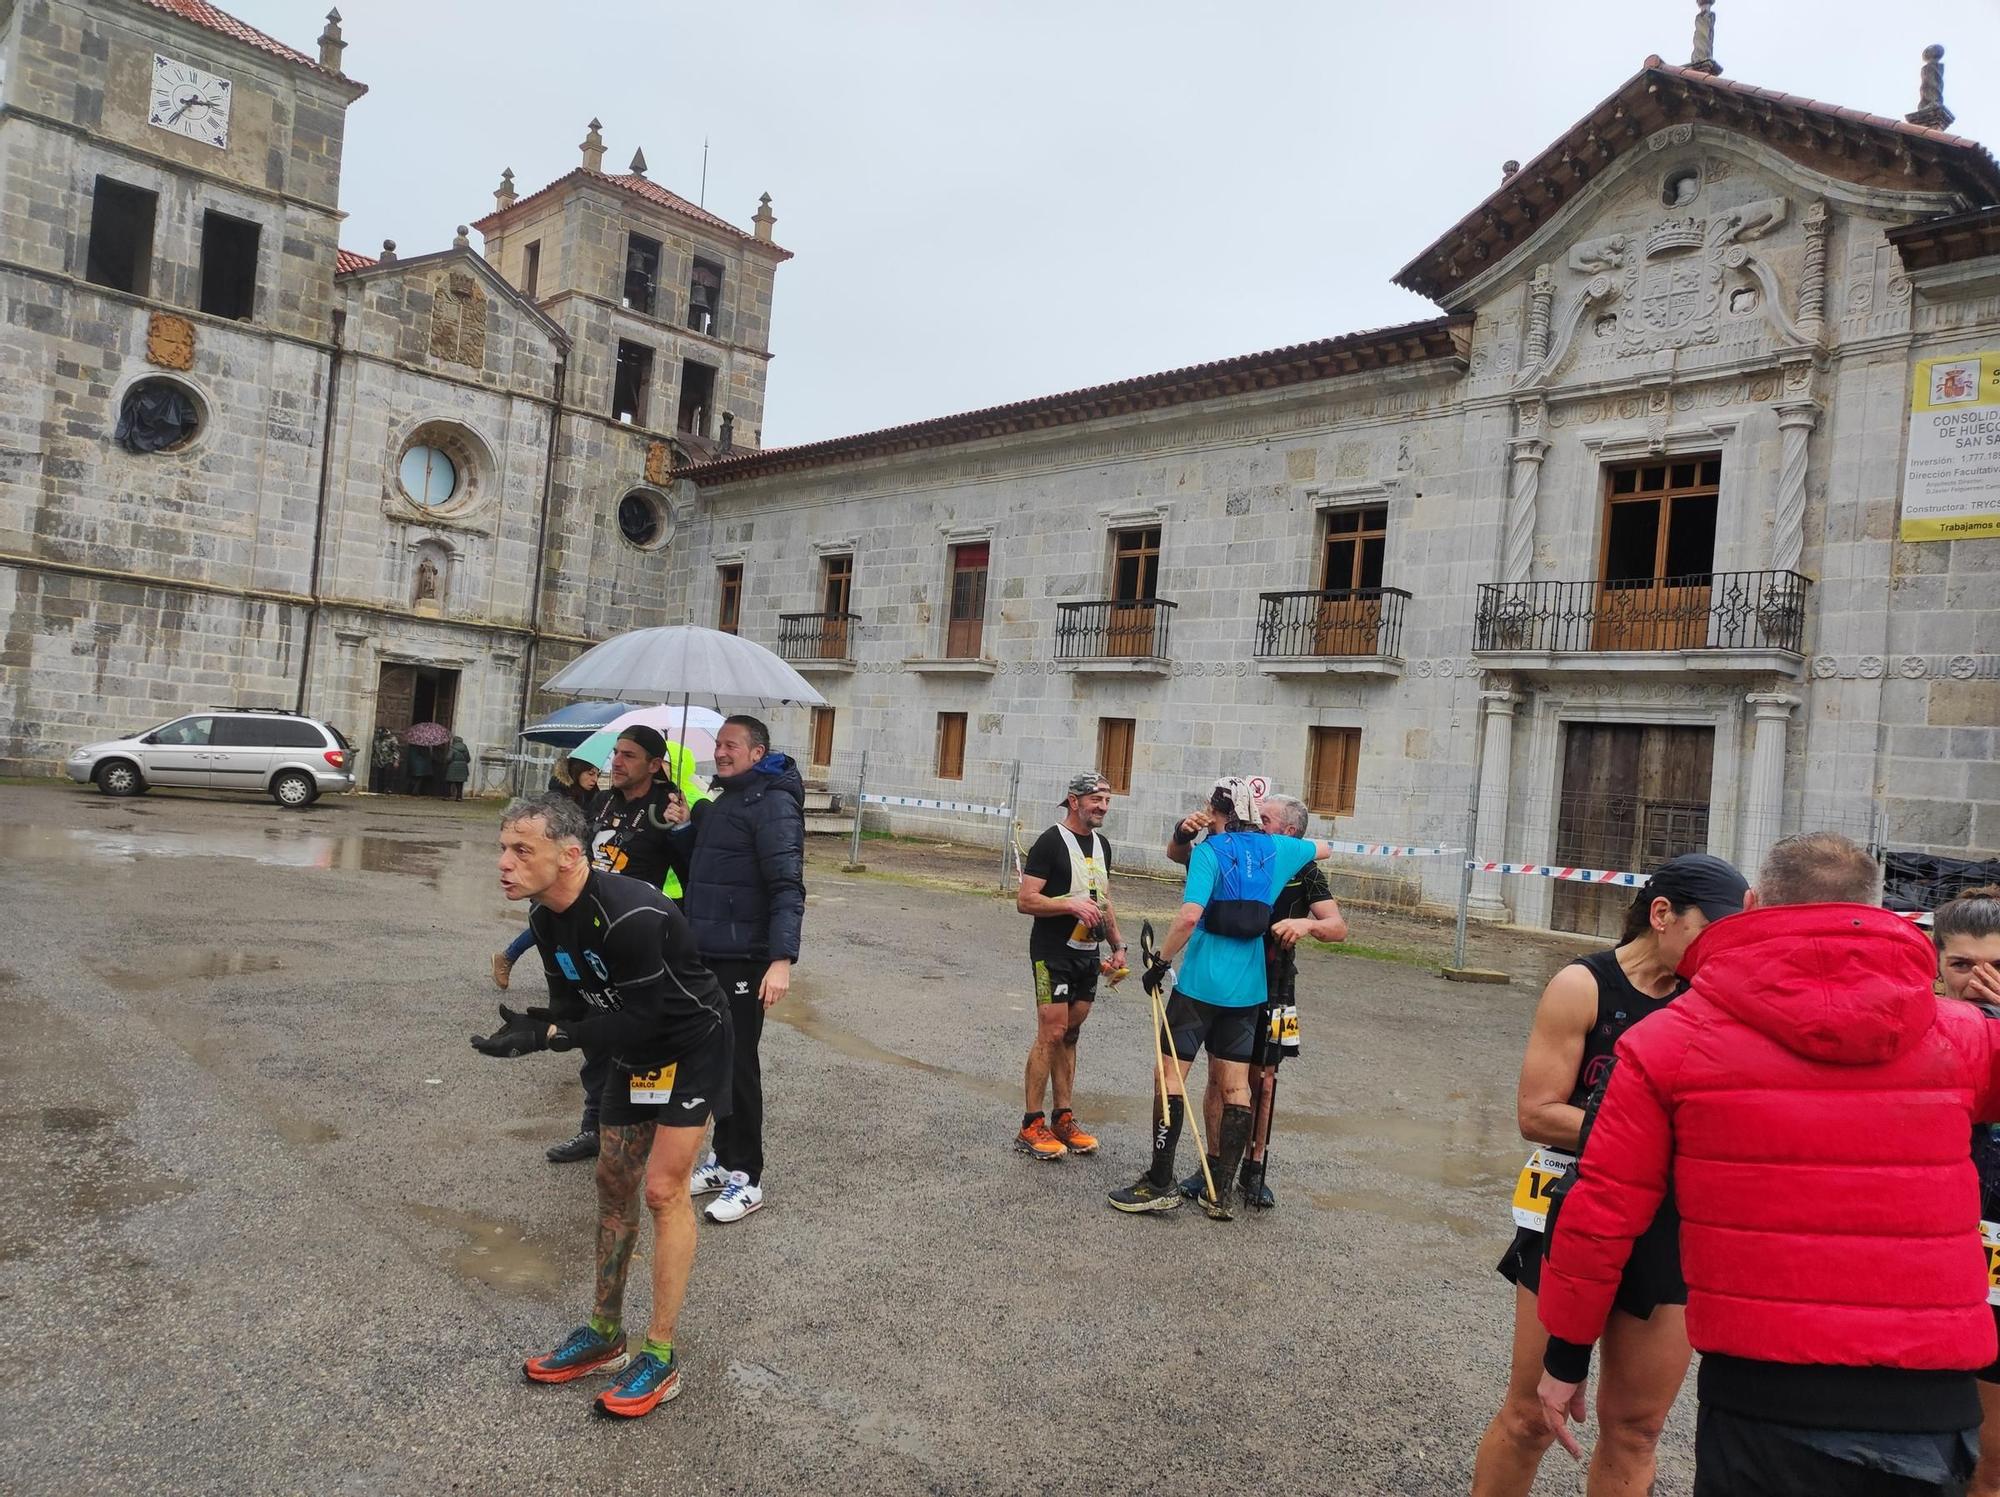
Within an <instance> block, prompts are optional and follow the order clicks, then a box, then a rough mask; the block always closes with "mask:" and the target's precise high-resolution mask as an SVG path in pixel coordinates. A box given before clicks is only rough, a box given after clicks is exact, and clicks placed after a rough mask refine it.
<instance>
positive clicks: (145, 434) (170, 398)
mask: <svg viewBox="0 0 2000 1497" xmlns="http://www.w3.org/2000/svg"><path fill="white" fill-rule="evenodd" d="M200 431H201V408H200V406H199V405H198V404H197V403H196V401H195V396H194V392H193V391H192V390H190V389H188V387H187V386H186V385H183V384H180V383H179V382H177V381H175V380H170V379H142V380H140V381H139V382H138V383H137V384H135V385H133V386H132V388H131V389H129V390H127V391H126V392H125V398H124V400H122V401H120V402H119V405H118V425H117V428H116V429H115V430H114V431H113V432H112V436H113V437H114V438H115V439H116V440H117V442H118V445H119V446H121V447H123V448H124V449H125V450H126V451H127V452H179V451H180V450H181V449H182V448H184V447H186V446H187V445H188V444H189V443H190V442H192V441H194V439H195V437H196V435H197V434H198V433H199V432H200Z"/></svg>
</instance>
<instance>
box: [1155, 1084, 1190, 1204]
mask: <svg viewBox="0 0 2000 1497" xmlns="http://www.w3.org/2000/svg"><path fill="white" fill-rule="evenodd" d="M1186 1116H1187V1098H1186V1097H1169V1098H1167V1120H1166V1122H1164V1123H1161V1122H1159V1121H1157V1120H1155V1121H1154V1123H1153V1167H1152V1168H1151V1169H1149V1170H1147V1171H1146V1174H1147V1176H1148V1177H1149V1178H1150V1179H1151V1180H1152V1182H1153V1183H1154V1184H1155V1185H1172V1184H1173V1183H1174V1154H1175V1151H1176V1150H1178V1149H1179V1148H1180V1143H1181V1123H1182V1121H1183V1120H1184V1119H1185V1118H1186Z"/></svg>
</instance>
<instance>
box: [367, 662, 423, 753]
mask: <svg viewBox="0 0 2000 1497" xmlns="http://www.w3.org/2000/svg"><path fill="white" fill-rule="evenodd" d="M416 704H417V668H416V667H415V666H414V665H385V666H383V667H382V674H381V675H380V676H379V677H378V678H377V680H376V684H375V726H376V727H378V728H387V729H389V730H390V731H391V732H392V733H394V734H395V735H396V736H397V737H398V738H400V737H402V736H403V730H404V729H405V728H407V727H409V725H410V724H411V723H413V722H415V721H416V719H415V718H413V717H411V716H410V713H411V712H412V711H414V710H415V708H416Z"/></svg>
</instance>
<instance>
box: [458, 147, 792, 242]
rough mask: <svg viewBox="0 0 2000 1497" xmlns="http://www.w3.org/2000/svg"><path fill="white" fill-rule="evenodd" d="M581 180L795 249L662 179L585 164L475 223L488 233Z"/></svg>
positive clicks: (731, 232) (745, 237)
mask: <svg viewBox="0 0 2000 1497" xmlns="http://www.w3.org/2000/svg"><path fill="white" fill-rule="evenodd" d="M579 181H589V182H597V183H600V184H602V185H604V186H606V187H616V188H618V189H620V190H621V191H624V192H629V193H631V194H632V195H633V196H634V197H636V198H638V199H640V200H641V201H642V202H646V203H650V204H652V205H653V206H654V207H655V208H664V209H666V210H667V211H668V212H669V213H677V214H679V215H680V216H681V217H683V218H687V219H692V220H693V221H694V222H695V223H698V224H701V225H703V226H704V227H706V228H710V229H714V230H716V231H717V232H718V233H722V234H727V235H728V236H729V237H730V238H732V239H740V240H742V241H743V242H744V243H745V244H754V245H758V246H760V247H762V248H764V249H767V250H770V251H772V252H773V253H775V254H776V255H777V256H778V258H779V259H781V260H789V259H791V258H792V252H791V251H790V250H788V249H780V248H779V247H778V246H777V245H775V244H773V243H771V242H770V241H769V240H767V239H759V238H758V237H757V236H756V235H754V234H746V233H744V232H743V230H741V229H739V228H737V227H736V225H735V224H733V223H731V222H729V220H728V219H726V218H718V217H717V216H716V215H715V214H713V213H710V212H709V211H708V210H707V209H706V208H702V207H698V206H696V205H695V204H693V203H690V202H689V201H688V200H687V199H686V198H684V197H682V196H681V195H680V194H679V193H677V192H669V191H668V190H667V189H666V188H664V187H662V186H660V184H659V183H657V182H655V181H652V180H651V179H650V178H647V177H642V176H639V175H638V174H637V173H636V172H630V173H622V174H620V175H618V176H612V175H611V174H610V173H608V172H594V171H591V170H590V169H589V168H587V167H581V166H579V167H578V168H577V169H576V170H575V171H572V172H566V173H565V174H564V175H562V176H560V177H557V178H556V179H555V181H553V182H551V183H549V185H548V186H546V187H543V188H540V189H538V190H536V191H534V192H531V193H529V194H528V195H527V196H526V197H524V198H519V199H517V200H516V201H515V202H514V204H513V206H512V207H509V208H502V209H500V210H499V211H498V212H495V213H489V214H487V215H486V216H485V217H484V218H476V219H474V220H473V221H472V227H473V228H475V229H477V230H479V232H480V233H482V234H484V233H486V232H487V231H488V230H489V229H491V228H495V227H498V226H499V225H500V224H501V223H502V222H504V221H505V220H507V219H509V218H512V217H515V216H517V215H518V214H519V213H520V212H521V210H522V209H524V208H526V207H527V206H528V205H529V204H531V203H534V202H538V201H539V200H541V199H542V198H545V197H547V196H548V195H549V194H551V193H553V192H555V191H557V190H558V189H559V188H562V187H566V186H568V185H569V184H570V183H572V182H579Z"/></svg>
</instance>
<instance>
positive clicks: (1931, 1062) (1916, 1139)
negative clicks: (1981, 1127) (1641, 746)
mask: <svg viewBox="0 0 2000 1497" xmlns="http://www.w3.org/2000/svg"><path fill="white" fill-rule="evenodd" d="M1936 971H1937V966H1936V957H1935V956H1934V955H1933V953H1932V951H1931V946H1930V943H1929V942H1928V941H1927V940H1925V939H1924V937H1923V935H1922V934H1920V933H1919V932H1918V931H1917V930H1915V929H1913V928H1912V927H1911V925H1910V923H1909V922H1908V921H1906V920H1904V919H1902V918H1901V917H1899V916H1896V915H1892V914H1890V913H1888V912H1887V911H1885V910H1880V909H1876V908H1874V907H1872V906H1867V905H1850V904H1818V905H1792V906H1779V907H1773V908H1766V909H1753V910H1750V911H1748V912H1747V913H1745V914H1741V915H1732V916H1730V917H1729V918H1728V919H1726V920H1721V921H1718V922H1717V923H1716V924H1715V925H1713V926H1711V927H1710V928H1709V929H1707V930H1705V931H1703V932H1702V934H1701V936H1700V937H1699V938H1698V939H1697V940H1696V941H1695V944H1694V945H1693V946H1692V947H1690V948H1689V950H1688V954H1687V956H1686V958H1685V959H1684V960H1683V961H1682V963H1681V973H1682V975H1683V976H1686V977H1688V978H1689V979H1691V981H1692V983H1693V986H1692V987H1691V988H1690V989H1689V990H1688V991H1687V992H1686V993H1685V994H1683V995H1682V996H1681V997H1680V998H1678V999H1676V1000H1675V1002H1674V1004H1673V1006H1672V1007H1671V1008H1668V1009H1667V1010H1666V1011H1665V1012H1663V1013H1659V1014H1655V1015H1653V1016H1652V1017H1651V1018H1649V1019H1647V1021H1646V1022H1645V1023H1643V1024H1639V1025H1635V1026H1634V1027H1633V1028H1632V1029H1631V1030H1630V1031H1629V1032H1628V1033H1627V1034H1626V1035H1625V1036H1624V1038H1623V1039H1621V1040H1620V1041H1619V1042H1618V1064H1617V1068H1616V1069H1615V1070H1614V1072H1613V1073H1612V1079H1611V1085H1610V1087H1609V1089H1608V1090H1607V1091H1606V1093H1605V1096H1604V1099H1603V1101H1602V1103H1601V1104H1600V1106H1599V1108H1598V1112H1597V1117H1596V1121H1595V1123H1594V1125H1593V1127H1592V1131H1591V1133H1590V1138H1589V1143H1588V1146H1587V1148H1586V1150H1585V1152H1584V1158H1583V1162H1582V1163H1581V1165H1580V1166H1579V1167H1578V1169H1577V1171H1576V1177H1575V1179H1574V1181H1573V1182H1572V1184H1571V1186H1570V1189H1569V1191H1568V1195H1567V1199H1565V1200H1564V1201H1563V1203H1562V1206H1561V1210H1560V1213H1559V1215H1558V1218H1557V1222H1556V1228H1555V1231H1554V1232H1553V1234H1552V1237H1551V1240H1550V1242H1549V1244H1548V1250H1547V1257H1546V1259H1545V1261H1544V1263H1543V1267H1542V1289H1541V1297H1540V1305H1539V1309H1540V1313H1541V1320H1542V1324H1543V1325H1544V1326H1546V1327H1547V1328H1548V1329H1549V1331H1550V1332H1551V1334H1553V1335H1556V1336H1559V1337H1562V1338H1563V1339H1564V1340H1567V1341H1576V1342H1586V1343H1587V1342H1592V1341H1596V1340H1597V1339H1598V1338H1599V1336H1600V1335H1601V1334H1602V1333H1603V1330H1604V1321H1605V1317H1606V1316H1607V1315H1608V1314H1609V1313H1610V1310H1611V1302H1612V1297H1613V1295H1614V1294H1615V1293H1616V1292H1617V1289H1618V1280H1619V1273H1620V1271H1621V1269H1622V1268H1623V1266H1624V1263H1625V1259H1626V1257H1627V1255H1628V1254H1629V1252H1630V1250H1631V1245H1632V1240H1633V1238H1635V1237H1637V1236H1638V1235H1639V1233H1640V1232H1642V1231H1643V1230H1644V1229H1645V1227H1646V1224H1647V1223H1648V1222H1650V1221H1651V1220H1652V1219H1653V1213H1654V1212H1655V1210H1657V1209H1658V1207H1659V1204H1660V1199H1661V1196H1662V1194H1663V1193H1664V1191H1665V1189H1666V1184H1667V1172H1668V1170H1669V1169H1670V1168H1671V1169H1672V1171H1673V1183H1674V1190H1675V1195H1676V1197H1677V1199H1678V1202H1679V1205H1680V1214H1681V1267H1682V1270H1683V1272H1684V1274H1685V1276H1686V1278H1687V1286H1688V1306H1687V1329H1688V1339H1689V1340H1690V1341H1691V1342H1693V1344H1694V1346H1695V1348H1696V1349H1697V1350H1699V1351H1703V1352H1721V1353H1725V1354H1727V1355H1730V1356H1736V1357H1748V1358H1755V1359H1758V1360H1761V1361H1766V1362H1783V1363H1791V1364H1832V1365H1836V1366H1871V1367H1894V1368H1915V1369H1928V1370H1934V1371H1950V1370H1957V1369H1974V1368H1979V1367H1984V1366H1985V1365H1986V1364H1988V1363H1990V1362H1991V1361H1993V1359H1994V1331H1993V1317H1992V1316H1991V1315H1989V1314H1988V1313H1987V1312H1986V1259H1985V1253H1984V1251H1983V1250H1982V1248H1981V1246H1980V1241H1979V1180H1978V1177H1977V1174H1976V1172H1975V1171H1974V1169H1973V1166H1972V1160H1971V1157H1970V1154H1969V1151H1968V1150H1967V1148H1966V1138H1967V1136H1968V1134H1969V1132H1970V1128H1971V1124H1972V1122H1973V1121H1974V1120H1975V1119H1980V1120H1990V1119H1992V1118H1993V1117H1994V1116H1995V1110H1996V1109H1995V1104H1996V1100H2000V1076H1996V1066H2000V1045H1996V1040H1995V1036H1996V1035H2000V1024H1992V1023H1988V1022H1987V1021H1986V1020H1985V1019H1983V1018H1982V1017H1981V1016H1980V1014H1979V1012H1978V1011H1977V1010H1976V1009H1974V1008H1973V1007H1972V1006H1971V1005H1970V1004H1959V1003H1953V1002H1950V1001H1948V1000H1943V999H1939V998H1936V997H1934V996H1933V994H1932V991H1931V984H1932V982H1933V980H1934V978H1935V974H1936Z"/></svg>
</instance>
